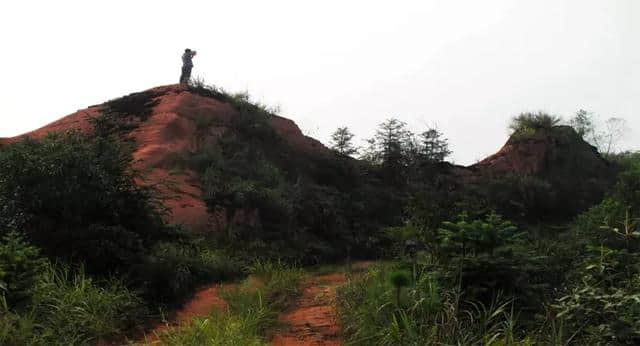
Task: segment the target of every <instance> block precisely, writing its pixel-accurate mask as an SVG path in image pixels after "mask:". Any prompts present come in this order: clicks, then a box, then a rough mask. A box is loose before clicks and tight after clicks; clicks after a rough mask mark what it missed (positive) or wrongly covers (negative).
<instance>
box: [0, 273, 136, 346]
mask: <svg viewBox="0 0 640 346" xmlns="http://www.w3.org/2000/svg"><path fill="white" fill-rule="evenodd" d="M1 310H2V308H0V345H90V344H95V342H96V341H97V340H99V339H101V338H109V337H113V336H115V335H117V334H120V333H121V332H123V331H124V330H126V329H127V328H128V327H129V326H130V325H129V323H130V322H131V321H134V320H136V319H138V318H141V316H146V314H147V311H146V309H145V308H144V305H143V304H142V300H141V299H140V298H139V297H138V296H137V295H136V294H135V293H133V292H131V291H130V290H128V289H127V288H126V287H125V286H124V285H123V283H122V282H121V281H118V280H115V279H114V280H110V281H108V282H105V283H102V284H100V285H98V284H96V283H95V282H94V280H92V279H91V278H89V277H87V276H86V275H85V274H84V271H83V270H82V269H78V270H72V269H71V268H70V267H68V266H67V265H62V264H56V265H48V267H47V268H46V270H45V272H44V273H43V275H42V277H41V278H40V281H39V283H38V284H37V286H36V289H35V292H34V294H33V297H32V298H31V304H29V306H27V307H24V308H22V309H20V310H8V309H6V307H5V309H4V311H1Z"/></svg>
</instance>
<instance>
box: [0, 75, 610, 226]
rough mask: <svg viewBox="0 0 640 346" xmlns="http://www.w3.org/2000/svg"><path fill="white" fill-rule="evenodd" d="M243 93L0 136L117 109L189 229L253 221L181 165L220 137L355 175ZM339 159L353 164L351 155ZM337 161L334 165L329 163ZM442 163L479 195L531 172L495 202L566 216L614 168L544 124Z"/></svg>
mask: <svg viewBox="0 0 640 346" xmlns="http://www.w3.org/2000/svg"><path fill="white" fill-rule="evenodd" d="M245 101H248V100H238V99H234V98H232V97H229V95H226V94H223V93H220V92H217V91H215V90H214V91H212V90H208V89H206V88H190V87H187V86H182V85H168V86H161V87H156V88H152V89H149V90H146V91H142V92H137V93H133V94H130V95H127V96H124V97H121V98H118V99H114V100H111V101H107V102H105V103H103V104H100V105H95V106H91V107H88V108H86V109H83V110H79V111H77V112H75V113H73V114H70V115H67V116H65V117H63V118H61V119H59V120H57V121H54V122H52V123H50V124H48V125H45V126H43V127H41V128H39V129H37V130H34V131H31V132H28V133H25V134H23V135H20V136H16V137H13V138H5V139H0V144H2V143H5V144H7V143H12V142H16V141H18V140H20V139H23V138H26V137H30V138H35V139H38V138H42V137H43V136H45V135H46V134H47V133H49V132H63V131H68V130H78V131H81V132H83V133H91V132H92V131H93V121H94V120H95V119H97V118H99V117H100V116H101V115H102V114H104V113H109V114H112V113H113V114H119V115H120V117H119V118H118V119H119V120H117V121H118V122H120V125H119V126H121V127H123V128H125V130H124V131H121V138H122V139H123V140H126V141H131V142H133V143H135V146H134V151H133V159H134V162H135V164H134V167H133V168H135V169H136V170H140V171H141V172H143V173H144V175H145V177H146V179H145V180H144V181H143V180H139V183H140V184H147V185H157V186H162V187H161V189H160V190H161V192H162V194H163V199H164V204H165V206H166V207H167V208H168V209H169V210H170V212H171V215H170V222H172V223H179V224H183V225H185V226H187V227H188V228H190V229H193V230H199V231H204V230H212V229H214V230H215V229H218V230H219V229H224V228H225V227H226V225H227V224H228V223H229V222H230V220H231V222H236V223H243V224H248V225H254V226H255V225H256V224H258V223H260V220H259V217H258V216H257V214H256V211H255V210H250V209H249V210H247V208H240V209H244V210H236V211H235V212H234V213H232V214H229V213H227V212H226V211H225V210H224V208H222V209H221V208H216V207H215V206H212V205H207V202H206V200H207V196H206V194H207V192H206V191H204V190H205V189H204V186H203V176H202V175H203V174H204V173H205V172H204V170H202V169H201V170H200V171H199V170H198V169H197V168H196V167H194V166H193V165H189V164H185V160H186V159H187V158H188V157H191V158H192V159H194V157H193V156H194V155H195V156H198V153H203V152H208V153H209V154H211V153H212V152H213V151H216V150H218V151H219V149H220V148H221V147H222V146H223V145H224V143H225V141H228V140H229V139H230V138H234V139H237V140H240V141H245V142H244V143H242V144H241V146H242V147H244V149H247V148H250V147H258V148H256V149H259V151H261V152H264V153H267V154H266V156H268V158H267V161H269V162H272V163H274V165H275V166H276V167H278V168H279V169H281V170H283V171H284V172H285V176H287V178H288V180H291V181H292V182H295V180H296V179H298V178H299V175H303V176H313V177H312V179H311V180H314V181H316V182H318V181H321V185H324V184H325V183H327V181H323V182H322V180H326V179H324V178H323V177H322V176H323V175H324V176H327V175H329V176H332V177H330V178H329V180H330V182H329V183H328V184H329V185H333V186H334V187H336V188H337V189H338V190H342V188H343V187H345V186H346V185H344V182H345V181H346V182H353V179H356V177H355V176H354V175H353V172H351V173H348V171H349V170H352V169H354V168H353V167H352V168H346V171H345V166H344V165H345V158H344V157H338V156H337V155H336V154H335V153H334V152H332V151H331V150H330V149H328V148H327V147H326V146H324V145H323V144H322V143H320V142H319V141H318V140H315V139H313V138H311V137H308V136H305V135H303V134H302V132H301V131H300V128H299V127H298V126H297V125H296V124H295V123H294V122H293V121H291V120H289V119H286V118H284V117H281V116H278V115H275V114H273V113H271V112H269V111H268V110H267V109H266V108H265V109H260V108H259V107H258V108H256V107H255V106H253V105H251V104H250V103H248V102H245ZM252 107H253V108H252ZM255 114H260V117H259V118H260V121H262V120H264V121H265V122H264V123H262V122H260V121H256V119H258V118H253V116H254V115H255ZM249 118H251V120H247V119H249ZM247 121H249V123H248V122H247ZM251 123H252V124H251ZM260 126H263V127H265V128H262V129H261V128H259V127H260ZM252 127H256V128H252ZM271 132H272V133H271ZM252 133H253V134H252ZM256 135H257V136H256ZM270 141H273V142H272V143H269V142H270ZM244 149H243V150H244ZM234 150H235V149H234ZM252 150H253V149H252ZM209 154H207V155H209ZM200 156H202V155H200ZM195 159H196V160H197V159H198V158H197V157H195ZM200 159H202V157H200ZM209 159H210V158H209ZM205 160H206V159H205ZM347 162H349V163H348V164H347V165H350V166H354V167H356V166H358V164H357V163H356V162H355V160H348V159H347ZM197 165H198V164H196V166H197ZM325 166H326V167H325ZM338 166H339V167H340V168H338V172H336V171H334V172H330V171H331V170H332V169H334V168H336V167H338ZM314 167H315V168H317V169H319V170H321V171H322V172H318V171H317V169H314ZM178 168H179V169H178ZM201 168H202V167H201ZM434 169H435V168H434ZM444 172H445V173H443V174H448V175H450V176H452V177H453V178H452V179H455V180H457V181H458V182H459V184H462V185H465V186H472V187H475V188H476V190H480V191H479V192H477V193H479V194H481V195H485V196H486V195H491V194H495V193H496V191H488V189H487V186H492V189H493V190H496V189H497V190H500V189H507V190H509V189H513V188H514V187H513V186H511V187H504V186H502V187H500V186H494V185H495V182H496V181H501V184H502V183H503V182H504V181H510V180H509V179H511V181H512V180H513V179H514V177H517V178H516V180H518V182H516V183H515V184H521V183H522V180H523V179H524V180H527V181H526V182H525V184H531V179H535V181H534V182H533V184H538V185H539V186H538V188H537V189H538V190H541V189H542V190H548V191H543V194H546V195H545V196H534V197H533V198H538V199H540V198H542V199H546V200H544V201H523V200H521V199H522V198H525V199H526V198H527V197H523V196H500V197H496V198H499V199H500V198H501V199H503V200H502V201H499V202H497V204H500V203H502V204H504V208H505V209H513V207H514V206H517V207H518V208H519V209H523V208H529V209H530V208H532V207H535V206H531V205H526V206H524V205H523V203H525V204H526V203H537V204H546V208H543V210H541V211H540V212H542V213H545V212H551V211H552V210H554V209H556V211H558V210H557V209H558V208H559V209H562V211H561V212H560V214H562V215H565V214H572V215H573V214H575V213H577V212H579V211H581V210H584V209H585V208H586V207H588V206H589V205H592V204H593V203H594V202H597V201H598V200H600V199H601V198H602V196H603V195H604V193H605V191H606V190H607V189H608V188H609V187H610V186H611V184H612V183H613V181H614V178H615V174H616V169H615V167H614V166H613V165H611V164H610V163H609V162H607V161H606V160H604V159H603V158H602V156H601V155H600V154H599V153H598V152H597V150H596V149H595V148H594V147H592V146H591V145H589V144H588V143H586V142H585V141H584V140H583V139H582V138H581V137H580V136H579V135H578V134H577V133H576V132H575V131H574V130H573V128H571V127H568V126H554V127H553V128H551V129H547V130H544V131H538V132H536V133H535V134H533V135H530V136H524V137H523V136H511V137H510V138H509V139H508V141H507V142H506V144H505V145H504V146H503V147H502V148H501V149H500V150H499V151H498V152H497V153H495V154H493V155H491V156H489V157H487V158H485V159H484V160H481V161H480V162H478V163H476V164H473V165H470V166H468V167H464V166H448V168H446V169H444ZM345 174H346V175H345ZM505 177H507V178H506V179H505ZM325 178H326V177H325ZM341 181H342V182H341ZM499 185H500V184H499ZM552 190H553V191H552ZM494 197H495V196H494ZM518 208H516V209H518ZM227 209H228V208H227ZM565 209H566V210H565Z"/></svg>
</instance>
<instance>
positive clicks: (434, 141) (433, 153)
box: [420, 128, 451, 162]
mask: <svg viewBox="0 0 640 346" xmlns="http://www.w3.org/2000/svg"><path fill="white" fill-rule="evenodd" d="M420 142H421V143H420V156H421V157H422V158H424V159H426V160H428V161H433V162H442V161H444V158H445V157H447V156H449V155H451V150H449V142H448V140H447V139H446V138H444V137H443V134H442V132H440V131H438V129H436V128H429V129H428V130H427V131H425V132H423V133H421V134H420Z"/></svg>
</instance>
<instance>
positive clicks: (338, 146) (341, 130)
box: [331, 126, 358, 156]
mask: <svg viewBox="0 0 640 346" xmlns="http://www.w3.org/2000/svg"><path fill="white" fill-rule="evenodd" d="M353 137H354V134H353V133H351V131H349V128H348V127H346V126H344V127H338V129H337V130H336V131H335V132H334V133H333V134H332V135H331V149H333V150H335V151H337V152H338V153H340V154H342V155H347V156H351V155H355V154H357V153H358V149H357V148H356V147H354V146H353V142H352V140H353Z"/></svg>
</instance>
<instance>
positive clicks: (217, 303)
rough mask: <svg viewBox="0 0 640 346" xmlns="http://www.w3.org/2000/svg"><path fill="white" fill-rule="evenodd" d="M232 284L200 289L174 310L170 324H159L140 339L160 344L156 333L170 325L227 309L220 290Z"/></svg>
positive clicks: (149, 343)
mask: <svg viewBox="0 0 640 346" xmlns="http://www.w3.org/2000/svg"><path fill="white" fill-rule="evenodd" d="M232 285H233V284H214V285H211V286H207V287H204V288H202V289H200V290H199V291H198V292H196V294H195V295H194V296H193V298H191V300H190V301H189V302H188V303H187V304H185V305H184V306H183V307H182V308H181V309H180V310H178V311H176V312H175V315H174V318H173V319H172V321H171V325H167V324H159V325H158V326H156V327H155V328H153V330H151V331H150V332H149V333H147V335H146V336H145V337H144V340H142V341H143V342H144V343H145V344H148V345H160V340H158V335H161V334H162V333H163V332H166V331H168V330H169V329H170V328H171V327H172V326H179V325H180V324H182V323H185V322H188V321H190V320H192V319H196V318H200V317H206V316H208V315H209V314H210V313H211V312H212V311H214V310H216V309H217V310H225V309H227V302H225V301H224V299H223V298H222V296H221V292H222V291H223V290H225V289H227V288H229V287H231V286H232Z"/></svg>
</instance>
